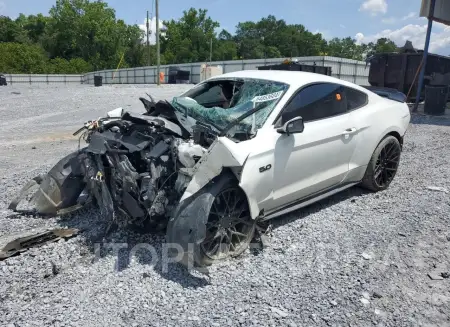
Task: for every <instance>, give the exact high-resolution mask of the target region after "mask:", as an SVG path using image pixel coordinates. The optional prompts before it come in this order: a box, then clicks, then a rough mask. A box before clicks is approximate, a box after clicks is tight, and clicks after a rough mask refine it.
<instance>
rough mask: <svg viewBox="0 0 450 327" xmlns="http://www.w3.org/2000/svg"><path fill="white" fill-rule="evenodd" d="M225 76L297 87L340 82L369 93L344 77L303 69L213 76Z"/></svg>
mask: <svg viewBox="0 0 450 327" xmlns="http://www.w3.org/2000/svg"><path fill="white" fill-rule="evenodd" d="M224 78H256V79H265V80H271V81H275V82H281V83H286V84H289V85H292V86H295V87H300V86H302V85H306V84H310V83H318V82H328V83H339V84H342V85H344V86H349V87H353V88H356V89H358V90H360V91H362V92H365V93H367V90H366V89H365V88H363V87H361V86H359V85H357V84H354V83H350V82H347V81H344V80H342V79H339V78H336V77H332V76H328V75H323V74H317V73H310V72H302V71H288V70H240V71H236V72H231V73H226V74H222V75H217V76H214V77H213V78H211V80H214V79H224Z"/></svg>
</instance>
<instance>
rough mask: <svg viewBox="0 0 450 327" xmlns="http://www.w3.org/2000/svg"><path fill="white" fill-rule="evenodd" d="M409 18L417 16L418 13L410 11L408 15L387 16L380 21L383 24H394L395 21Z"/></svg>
mask: <svg viewBox="0 0 450 327" xmlns="http://www.w3.org/2000/svg"><path fill="white" fill-rule="evenodd" d="M411 18H419V17H418V15H417V14H416V13H415V12H410V13H409V14H408V15H406V16H403V17H388V18H383V19H382V20H381V22H382V23H383V24H395V23H397V22H401V21H405V20H409V19H411Z"/></svg>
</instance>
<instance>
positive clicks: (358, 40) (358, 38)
mask: <svg viewBox="0 0 450 327" xmlns="http://www.w3.org/2000/svg"><path fill="white" fill-rule="evenodd" d="M355 40H356V44H361V43H362V41H363V40H364V34H363V33H356V35H355Z"/></svg>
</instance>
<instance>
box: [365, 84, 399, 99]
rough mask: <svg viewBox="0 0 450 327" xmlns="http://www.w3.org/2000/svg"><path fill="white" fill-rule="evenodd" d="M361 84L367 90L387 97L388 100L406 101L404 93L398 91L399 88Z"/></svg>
mask: <svg viewBox="0 0 450 327" xmlns="http://www.w3.org/2000/svg"><path fill="white" fill-rule="evenodd" d="M361 86H362V87H364V88H366V89H367V90H369V91H372V92H373V93H376V94H378V95H379V96H381V97H383V98H388V99H390V100H394V101H397V102H406V95H405V94H404V93H402V92H400V91H399V90H396V89H392V88H389V87H380V86H365V85H361Z"/></svg>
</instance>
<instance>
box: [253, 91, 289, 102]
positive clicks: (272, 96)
mask: <svg viewBox="0 0 450 327" xmlns="http://www.w3.org/2000/svg"><path fill="white" fill-rule="evenodd" d="M282 94H283V91H278V92H275V93H270V94H266V95H259V96H257V97H254V98H253V100H252V102H266V101H272V100H275V99H278V98H279V97H281V95H282Z"/></svg>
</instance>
